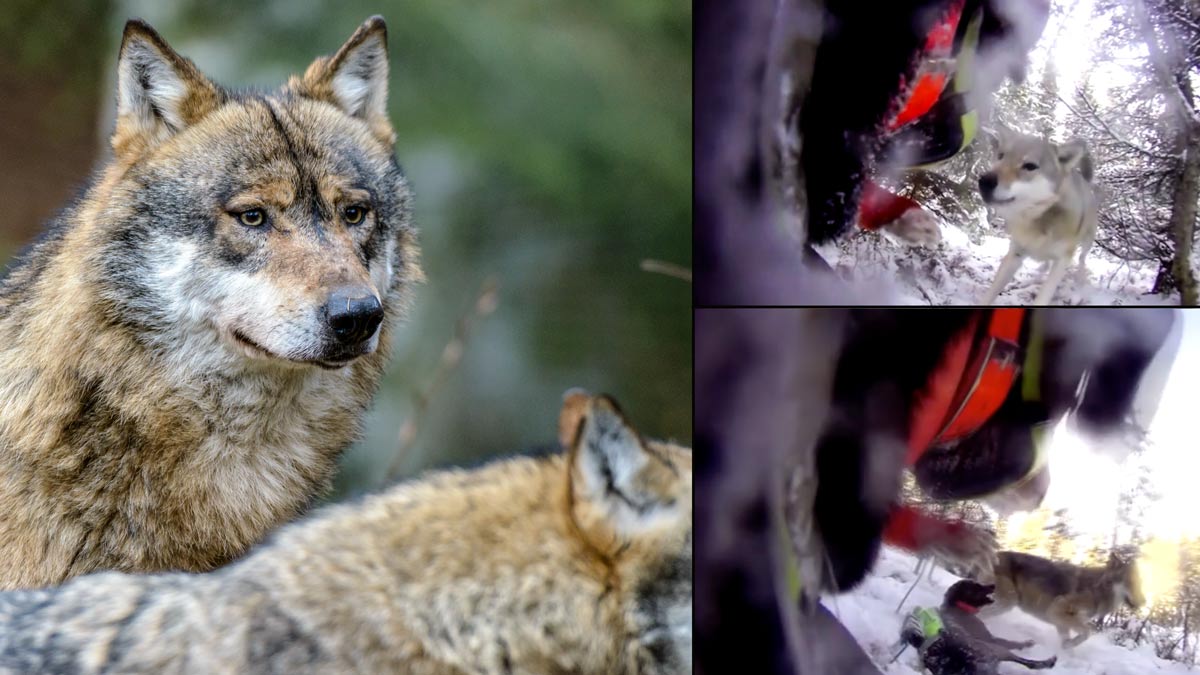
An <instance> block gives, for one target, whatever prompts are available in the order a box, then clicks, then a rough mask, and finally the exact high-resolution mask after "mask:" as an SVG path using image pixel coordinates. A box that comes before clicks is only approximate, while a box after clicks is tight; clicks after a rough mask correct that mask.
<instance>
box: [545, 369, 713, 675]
mask: <svg viewBox="0 0 1200 675" xmlns="http://www.w3.org/2000/svg"><path fill="white" fill-rule="evenodd" d="M559 436H560V441H561V442H562V444H563V447H565V448H567V449H568V456H569V458H570V469H569V476H568V481H569V495H570V499H569V502H570V505H571V517H572V519H573V522H574V523H575V526H576V527H577V528H578V532H579V536H580V538H581V539H582V540H583V541H584V542H585V544H586V545H587V547H588V548H589V549H590V550H591V551H592V552H593V553H594V554H595V555H596V556H597V557H598V558H599V559H601V560H603V561H605V564H606V565H608V566H610V567H611V568H612V569H613V570H614V571H615V575H616V577H617V579H618V583H617V584H615V586H616V589H617V590H616V592H619V593H623V594H627V596H628V597H626V598H625V602H624V603H623V605H624V606H625V607H627V608H629V610H628V614H629V615H628V616H627V617H626V618H627V621H628V623H629V624H630V625H632V626H634V629H635V632H636V642H637V644H638V648H637V653H636V654H634V655H633V657H634V658H636V659H637V661H638V663H639V665H640V667H639V669H638V670H637V671H636V672H645V673H677V672H678V673H684V672H691V670H692V661H691V654H692V455H691V451H690V450H688V449H686V448H683V447H680V446H677V445H673V444H670V443H659V442H654V441H646V440H643V439H642V438H641V436H640V435H639V434H638V433H637V431H635V430H634V429H633V427H631V426H630V425H629V423H628V422H627V421H626V420H625V417H624V415H623V414H622V413H621V411H620V409H619V408H618V407H617V404H616V402H615V401H613V400H612V399H611V398H609V397H607V396H594V397H593V396H589V395H587V394H584V393H582V392H579V391H577V390H574V391H571V392H568V394H567V396H566V398H565V400H564V404H563V410H562V413H561V415H560V418H559Z"/></svg>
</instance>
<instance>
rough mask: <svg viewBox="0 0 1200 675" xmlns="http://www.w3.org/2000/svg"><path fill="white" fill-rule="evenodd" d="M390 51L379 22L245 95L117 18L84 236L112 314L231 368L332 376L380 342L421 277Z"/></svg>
mask: <svg viewBox="0 0 1200 675" xmlns="http://www.w3.org/2000/svg"><path fill="white" fill-rule="evenodd" d="M386 41H387V29H386V26H385V25H384V22H383V19H381V18H379V17H373V18H371V19H369V20H368V21H367V22H366V23H364V24H363V25H362V26H360V27H359V28H358V30H357V31H356V32H355V33H354V34H353V35H352V36H351V37H350V39H349V40H348V41H347V42H346V43H345V44H344V45H342V47H341V48H340V49H339V50H338V51H337V52H336V53H335V54H334V55H333V56H332V57H325V58H318V59H317V60H316V61H315V62H313V63H312V65H311V66H309V68H308V69H307V71H306V72H305V73H304V75H303V76H300V77H292V78H291V79H290V81H289V82H288V83H287V85H286V86H284V87H282V88H280V89H279V90H276V91H274V92H270V93H264V92H239V91H232V90H227V89H225V88H222V87H221V86H219V85H217V84H215V83H213V82H212V81H211V80H209V79H208V78H207V77H206V76H205V75H204V74H202V73H201V72H200V71H199V70H198V69H197V68H196V66H195V65H194V64H193V63H192V62H191V61H189V60H188V59H186V58H184V57H182V56H180V55H179V54H177V53H176V52H175V51H174V50H173V49H172V48H171V47H170V46H168V45H167V43H166V42H165V41H164V40H163V39H162V38H161V37H160V36H159V35H158V34H157V33H156V32H155V31H154V30H153V29H152V28H150V26H148V25H146V24H145V23H142V22H141V21H137V20H134V21H130V22H129V23H128V24H127V25H126V27H125V33H124V38H123V40H122V43H121V50H120V56H119V59H118V66H117V71H118V72H117V121H116V128H115V131H114V133H113V136H112V147H113V151H114V160H113V163H112V165H111V166H110V167H109V168H108V170H107V171H106V172H105V174H104V177H103V179H102V181H101V183H100V185H99V193H100V194H99V198H98V199H96V200H95V201H96V203H97V206H95V207H94V217H93V218H91V221H92V222H94V223H95V225H94V228H93V230H92V231H91V233H90V241H89V244H90V248H91V250H92V251H94V255H95V256H96V260H97V261H99V264H98V265H94V266H92V268H93V269H95V270H96V271H95V272H94V273H93V276H94V278H92V279H89V281H90V282H94V284H95V285H96V286H97V287H99V288H100V289H101V290H100V293H101V297H102V298H103V300H104V301H106V302H107V305H108V306H107V311H106V313H107V314H108V316H109V319H110V320H112V321H114V322H117V323H119V324H122V325H128V326H131V327H133V328H134V329H135V332H136V333H137V334H138V336H139V338H140V339H142V340H143V341H144V342H147V343H150V344H154V343H155V342H156V341H158V342H163V343H165V342H167V341H171V343H172V344H179V339H180V338H181V337H184V338H186V339H187V340H188V341H189V342H188V344H189V345H190V346H191V347H192V349H191V350H190V351H192V352H194V353H201V352H203V353H213V352H215V353H218V354H220V356H221V358H222V359H224V360H227V361H228V360H233V361H236V360H239V359H253V360H258V361H260V362H263V363H269V364H273V365H287V366H289V367H297V366H299V367H308V366H312V365H316V366H320V367H324V368H329V369H336V368H339V367H341V366H344V365H346V364H348V363H350V362H351V361H354V360H355V359H357V358H359V357H361V356H363V355H366V354H370V353H372V352H374V351H375V350H376V349H377V348H378V346H379V343H380V333H381V329H380V326H381V325H383V324H385V323H386V319H389V318H392V317H394V316H395V315H396V314H397V312H398V310H399V309H400V307H399V306H400V305H402V304H403V302H404V299H405V297H406V295H407V294H406V293H405V292H404V291H405V290H406V289H407V287H408V286H410V285H411V282H414V281H416V280H418V279H419V278H420V275H421V272H420V268H419V265H418V262H417V248H416V244H415V240H414V237H415V235H414V232H413V229H412V226H411V224H410V212H411V204H410V202H411V196H410V193H409V188H408V184H407V182H406V180H405V178H404V175H403V173H402V172H401V169H400V167H399V165H398V164H397V162H396V159H395V156H394V154H393V141H394V137H395V134H394V132H393V130H392V127H391V124H390V123H389V121H388V119H387V111H386V102H387V78H388V60H387V45H386Z"/></svg>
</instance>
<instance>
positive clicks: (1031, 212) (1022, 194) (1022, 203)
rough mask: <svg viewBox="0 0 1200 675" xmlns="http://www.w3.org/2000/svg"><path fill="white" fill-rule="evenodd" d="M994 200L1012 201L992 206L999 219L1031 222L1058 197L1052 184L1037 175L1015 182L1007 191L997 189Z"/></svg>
mask: <svg viewBox="0 0 1200 675" xmlns="http://www.w3.org/2000/svg"><path fill="white" fill-rule="evenodd" d="M995 198H996V199H1012V201H1010V202H1005V203H1003V204H995V205H994V207H995V209H996V213H998V214H1000V217H1001V218H1004V219H1005V220H1006V221H1009V220H1014V219H1021V220H1031V219H1033V218H1036V217H1038V216H1040V215H1041V214H1042V213H1044V212H1045V211H1046V209H1048V208H1050V206H1051V205H1052V204H1054V202H1055V201H1056V200H1057V199H1058V195H1057V194H1056V193H1055V191H1054V184H1053V183H1051V182H1050V180H1049V179H1048V178H1046V177H1045V176H1043V175H1040V174H1039V175H1037V176H1035V177H1034V178H1033V179H1031V180H1019V181H1015V182H1013V183H1011V184H1010V185H1009V186H1008V187H1007V189H1002V188H1001V187H997V188H996V192H995Z"/></svg>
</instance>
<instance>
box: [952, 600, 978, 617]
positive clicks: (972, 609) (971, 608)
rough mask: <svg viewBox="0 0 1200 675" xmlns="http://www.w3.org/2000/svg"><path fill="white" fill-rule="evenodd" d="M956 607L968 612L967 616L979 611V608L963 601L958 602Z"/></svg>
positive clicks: (955, 603)
mask: <svg viewBox="0 0 1200 675" xmlns="http://www.w3.org/2000/svg"><path fill="white" fill-rule="evenodd" d="M954 606H955V607H957V608H959V609H961V610H962V611H964V612H966V613H967V614H974V613H975V612H978V611H979V608H978V607H974V606H972V605H968V604H967V603H965V602H963V601H962V600H956V601H955V602H954Z"/></svg>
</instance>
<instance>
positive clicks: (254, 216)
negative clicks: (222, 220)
mask: <svg viewBox="0 0 1200 675" xmlns="http://www.w3.org/2000/svg"><path fill="white" fill-rule="evenodd" d="M237 219H238V222H239V223H241V224H243V225H245V226H246V227H258V226H260V225H262V224H263V223H265V222H267V214H266V212H264V211H263V210H262V209H250V210H248V211H242V212H241V213H239V214H237Z"/></svg>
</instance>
